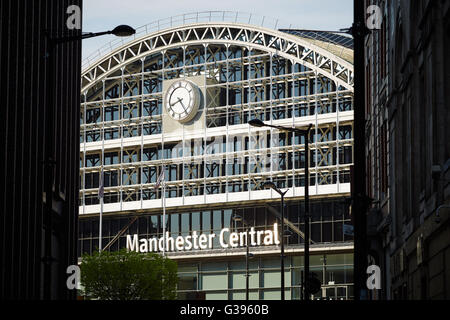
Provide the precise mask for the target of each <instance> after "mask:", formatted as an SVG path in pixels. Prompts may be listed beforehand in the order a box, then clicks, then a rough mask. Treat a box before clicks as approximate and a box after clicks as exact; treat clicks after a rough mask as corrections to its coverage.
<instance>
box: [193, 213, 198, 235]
mask: <svg viewBox="0 0 450 320" xmlns="http://www.w3.org/2000/svg"><path fill="white" fill-rule="evenodd" d="M192 231H200V212H192Z"/></svg>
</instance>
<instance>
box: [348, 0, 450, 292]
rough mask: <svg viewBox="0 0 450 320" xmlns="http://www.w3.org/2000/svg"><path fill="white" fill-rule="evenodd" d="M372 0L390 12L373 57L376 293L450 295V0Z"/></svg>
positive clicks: (372, 44) (370, 144)
mask: <svg viewBox="0 0 450 320" xmlns="http://www.w3.org/2000/svg"><path fill="white" fill-rule="evenodd" d="M369 5H377V6H379V8H380V11H381V14H382V18H383V19H382V24H381V26H380V30H374V31H372V32H371V34H370V35H369V36H367V37H366V52H367V56H366V62H365V71H366V117H365V120H366V159H367V165H366V170H367V171H366V172H367V194H368V196H369V197H371V198H372V199H373V202H372V206H371V208H370V209H369V212H368V216H367V220H368V236H369V239H370V255H371V257H372V263H374V264H377V265H379V266H380V268H381V272H382V283H381V290H378V292H372V298H374V299H449V298H450V219H449V211H450V139H449V136H450V133H449V116H450V112H449V105H448V92H449V90H450V82H449V76H448V75H449V71H450V64H449V58H448V57H449V56H450V38H449V35H450V2H449V1H443V0H436V1H419V0H417V1H416V0H414V1H403V0H402V1H400V0H398V1H378V0H377V1H366V6H369ZM355 90H356V89H355Z"/></svg>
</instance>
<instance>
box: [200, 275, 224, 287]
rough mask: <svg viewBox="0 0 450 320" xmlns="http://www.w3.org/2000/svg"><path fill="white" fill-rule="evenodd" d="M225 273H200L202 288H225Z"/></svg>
mask: <svg viewBox="0 0 450 320" xmlns="http://www.w3.org/2000/svg"><path fill="white" fill-rule="evenodd" d="M227 278H228V277H227V274H226V273H213V274H205V273H203V274H202V285H203V290H217V289H227V288H228V279H227Z"/></svg>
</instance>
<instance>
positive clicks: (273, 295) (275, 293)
mask: <svg viewBox="0 0 450 320" xmlns="http://www.w3.org/2000/svg"><path fill="white" fill-rule="evenodd" d="M280 299H281V294H280V290H264V291H263V300H280Z"/></svg>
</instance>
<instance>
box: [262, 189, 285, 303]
mask: <svg viewBox="0 0 450 320" xmlns="http://www.w3.org/2000/svg"><path fill="white" fill-rule="evenodd" d="M263 188H271V189H273V190H275V191H276V192H277V193H278V194H279V195H280V196H281V300H284V195H285V194H286V193H287V192H288V191H289V190H286V191H285V192H283V191H281V190H280V189H278V188H277V186H276V185H275V183H273V182H271V181H269V182H265V183H264V184H263Z"/></svg>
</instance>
